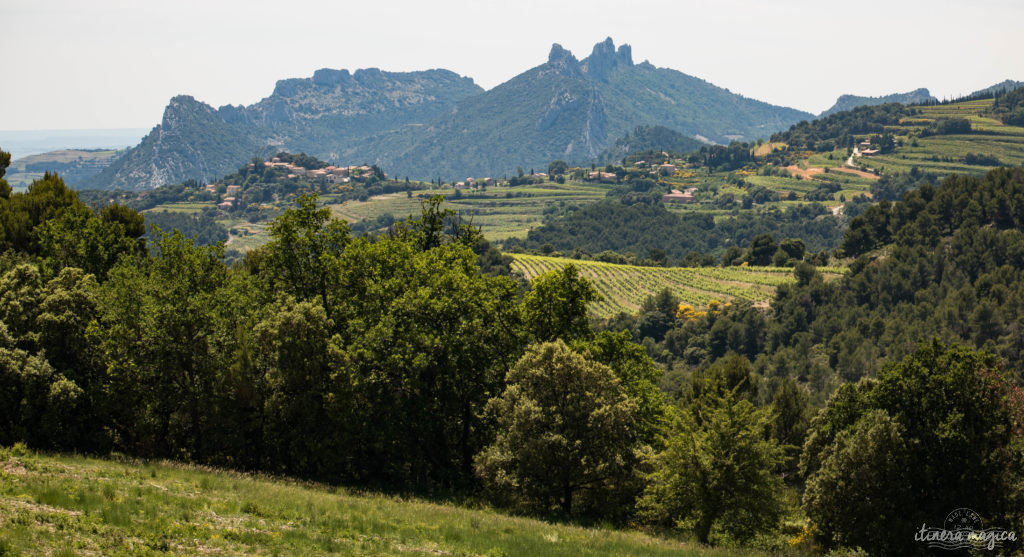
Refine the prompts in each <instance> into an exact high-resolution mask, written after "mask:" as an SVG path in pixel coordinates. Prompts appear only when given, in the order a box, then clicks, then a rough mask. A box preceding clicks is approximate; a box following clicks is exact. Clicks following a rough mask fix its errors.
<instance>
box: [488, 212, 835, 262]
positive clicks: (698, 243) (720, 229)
mask: <svg viewBox="0 0 1024 557" xmlns="http://www.w3.org/2000/svg"><path fill="white" fill-rule="evenodd" d="M762 234H771V235H772V236H774V237H777V238H800V239H802V240H803V241H804V242H805V244H806V247H807V249H810V250H811V251H820V250H823V249H832V248H835V247H837V246H838V245H839V243H840V241H841V240H842V234H843V229H842V221H841V220H840V219H839V218H837V217H834V216H833V215H832V214H831V213H830V212H829V210H828V209H827V208H825V207H824V206H823V205H821V204H818V203H813V204H804V205H800V206H795V207H791V208H789V209H786V210H784V211H783V210H779V209H777V208H772V209H767V210H763V211H758V212H754V213H751V212H746V213H742V214H739V215H736V216H724V217H722V218H717V219H716V218H714V217H713V216H712V215H711V214H707V213H696V212H693V213H685V214H678V213H674V212H671V211H669V210H667V209H665V208H664V207H662V206H659V205H647V204H635V205H623V204H622V203H615V202H605V203H592V204H589V205H585V206H583V207H581V208H580V209H579V210H578V211H574V212H572V213H570V214H568V215H565V216H563V217H559V218H556V219H552V220H549V221H548V222H546V223H545V224H544V225H543V226H541V227H539V228H534V229H532V230H530V232H529V234H528V235H527V237H526V239H525V240H516V239H510V240H507V241H506V242H505V246H506V248H520V249H540V247H541V246H543V245H544V244H551V245H552V246H553V247H554V248H555V249H557V250H559V251H562V252H564V253H572V251H573V250H575V249H581V250H583V251H586V252H587V253H601V252H603V251H606V250H611V251H615V252H618V253H627V252H629V253H634V254H647V253H650V252H651V250H652V249H663V250H665V253H666V255H667V256H668V258H669V259H670V261H677V260H679V259H682V258H684V257H686V256H687V255H688V254H689V253H691V252H694V251H696V252H698V253H711V254H714V253H723V252H724V251H725V250H726V249H727V248H729V247H731V246H735V245H741V246H745V245H749V244H750V242H751V241H752V240H753V239H754V238H755V237H756V236H758V235H762ZM774 253H775V252H774V250H773V251H772V253H771V254H769V256H768V261H767V262H766V263H764V264H766V265H767V264H770V263H771V256H772V255H774Z"/></svg>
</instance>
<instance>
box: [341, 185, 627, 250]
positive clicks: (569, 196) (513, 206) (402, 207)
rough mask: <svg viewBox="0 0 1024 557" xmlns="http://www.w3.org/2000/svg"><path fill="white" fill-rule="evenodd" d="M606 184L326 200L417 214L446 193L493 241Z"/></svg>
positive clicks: (593, 195)
mask: <svg viewBox="0 0 1024 557" xmlns="http://www.w3.org/2000/svg"><path fill="white" fill-rule="evenodd" d="M607 190H608V186H606V185H601V184H587V183H579V182H567V183H565V184H557V183H555V182H545V183H543V184H536V185H526V186H514V187H505V186H492V187H489V188H487V189H486V190H484V191H479V190H462V192H463V193H462V195H461V197H456V193H455V190H454V189H451V188H438V189H420V190H413V191H412V197H408V196H407V195H406V194H404V193H393V194H387V195H378V196H374V197H371V198H370V199H368V200H366V201H346V202H345V203H332V200H331V199H330V198H329V197H325V199H324V202H325V204H326V205H327V206H329V207H331V209H332V210H333V211H334V213H335V215H337V216H338V217H340V218H344V219H345V220H347V221H349V222H358V221H361V220H364V219H369V220H373V219H375V218H376V217H378V216H380V215H384V214H391V215H392V216H394V217H395V218H398V219H402V218H405V217H407V216H409V215H411V214H413V215H418V214H419V212H420V207H421V203H422V201H423V197H426V196H431V195H443V196H445V205H444V207H446V208H450V209H454V210H456V211H458V212H459V214H460V215H462V216H463V217H464V218H467V219H471V220H472V223H473V224H474V225H476V226H479V227H481V229H482V230H483V232H484V236H486V237H487V239H488V240H491V241H495V240H504V239H506V238H512V237H516V238H521V237H525V236H526V233H527V232H529V231H530V229H531V228H534V227H537V226H540V225H541V223H542V222H543V218H544V210H545V209H547V208H549V207H552V206H556V207H562V206H566V205H570V204H575V205H584V204H587V203H591V202H594V201H598V200H600V199H604V198H605V193H606V192H607Z"/></svg>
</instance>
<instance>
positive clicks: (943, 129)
mask: <svg viewBox="0 0 1024 557" xmlns="http://www.w3.org/2000/svg"><path fill="white" fill-rule="evenodd" d="M965 133H971V121H970V120H968V119H967V118H938V119H936V120H935V121H934V122H932V123H931V124H928V126H927V127H925V129H923V130H921V137H927V136H930V135H959V134H965Z"/></svg>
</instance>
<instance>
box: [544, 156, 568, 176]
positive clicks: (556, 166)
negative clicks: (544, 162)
mask: <svg viewBox="0 0 1024 557" xmlns="http://www.w3.org/2000/svg"><path fill="white" fill-rule="evenodd" d="M568 171H569V164H568V163H567V162H565V161H563V160H556V161H551V164H549V165H548V174H550V175H551V176H560V175H562V174H565V173H566V172H568Z"/></svg>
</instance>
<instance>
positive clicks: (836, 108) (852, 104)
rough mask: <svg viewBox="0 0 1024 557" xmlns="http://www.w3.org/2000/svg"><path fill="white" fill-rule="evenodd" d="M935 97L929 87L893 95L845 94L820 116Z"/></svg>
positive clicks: (930, 99)
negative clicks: (864, 95)
mask: <svg viewBox="0 0 1024 557" xmlns="http://www.w3.org/2000/svg"><path fill="white" fill-rule="evenodd" d="M936 100H938V99H936V98H935V97H933V96H932V94H931V93H929V92H928V89H925V88H923V87H922V88H920V89H915V90H913V91H910V92H909V93H893V94H891V95H885V96H882V97H859V96H857V95H843V96H841V97H839V99H837V100H836V104H834V105H832V108H830V109H828V110H826V111H825V112H822V113H821V114H819V115H818V118H824V117H825V116H829V115H831V114H835V113H836V112H842V111H844V110H852V109H854V108H857V107H858V106H875V105H880V104H888V103H900V104H914V103H919V102H925V101H936Z"/></svg>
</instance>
